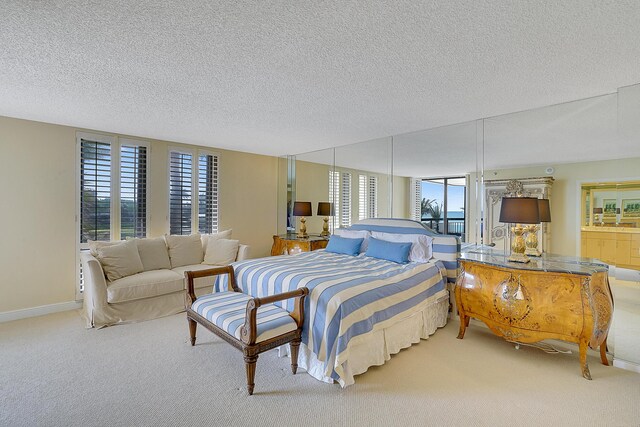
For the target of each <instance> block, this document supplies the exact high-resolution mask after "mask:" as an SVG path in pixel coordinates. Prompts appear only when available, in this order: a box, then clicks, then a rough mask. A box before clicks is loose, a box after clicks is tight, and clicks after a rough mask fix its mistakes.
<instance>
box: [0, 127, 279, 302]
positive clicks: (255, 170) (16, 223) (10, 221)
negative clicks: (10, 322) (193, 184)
mask: <svg viewBox="0 0 640 427" xmlns="http://www.w3.org/2000/svg"><path fill="white" fill-rule="evenodd" d="M78 130H81V131H84V132H94V131H87V130H83V129H76V128H73V127H68V126H58V125H51V124H46V123H39V122H32V121H27V120H18V119H12V118H6V117H0V196H1V198H2V208H0V224H3V225H4V230H3V231H4V239H3V243H2V246H0V313H2V312H7V311H13V310H19V309H24V308H31V307H38V306H42V305H48V304H55V303H64V302H69V301H74V300H75V287H76V271H77V269H76V251H77V245H76V220H75V215H76V207H75V206H76V170H77V165H76V131H78ZM94 133H97V134H105V135H112V134H108V133H105V132H97V131H95V132H94ZM145 141H149V142H150V143H151V157H150V174H149V176H150V182H149V185H150V187H149V203H150V206H149V212H150V215H151V218H150V222H149V226H148V234H149V236H150V237H154V236H161V235H163V234H165V233H166V232H167V231H168V226H167V215H168V175H167V165H168V147H170V146H177V145H179V144H177V143H173V142H166V141H156V140H149V139H146V140H145ZM191 147H193V146H191ZM206 149H208V150H211V151H215V152H218V153H219V154H220V229H221V230H224V229H227V228H232V229H233V236H234V238H237V239H239V240H240V241H241V242H242V243H245V244H249V245H251V249H252V250H251V255H252V256H253V257H258V256H266V255H268V254H269V253H270V249H271V243H272V238H271V236H272V235H273V234H274V233H275V231H276V212H277V182H278V176H277V165H278V163H277V158H276V157H269V156H260V155H254V154H247V153H240V152H235V151H227V150H217V149H211V148H206Z"/></svg>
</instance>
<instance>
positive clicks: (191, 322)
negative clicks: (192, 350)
mask: <svg viewBox="0 0 640 427" xmlns="http://www.w3.org/2000/svg"><path fill="white" fill-rule="evenodd" d="M187 321H188V322H189V336H190V337H191V345H192V346H194V345H196V327H197V326H198V324H197V323H196V321H195V320H193V319H191V318H189V317H187Z"/></svg>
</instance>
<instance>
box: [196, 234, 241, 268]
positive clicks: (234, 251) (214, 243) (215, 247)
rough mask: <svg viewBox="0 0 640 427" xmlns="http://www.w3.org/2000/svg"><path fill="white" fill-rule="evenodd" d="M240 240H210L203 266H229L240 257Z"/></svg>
mask: <svg viewBox="0 0 640 427" xmlns="http://www.w3.org/2000/svg"><path fill="white" fill-rule="evenodd" d="M239 247H240V240H230V239H209V243H208V244H207V252H206V255H205V256H204V262H203V264H210V265H229V264H231V263H232V262H234V261H235V260H236V258H237V257H238V248H239Z"/></svg>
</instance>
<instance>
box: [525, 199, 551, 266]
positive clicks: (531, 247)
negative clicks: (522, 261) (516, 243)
mask: <svg viewBox="0 0 640 427" xmlns="http://www.w3.org/2000/svg"><path fill="white" fill-rule="evenodd" d="M538 214H539V215H540V223H543V222H551V209H549V199H538ZM539 229H540V226H538V225H537V224H532V225H529V226H527V227H525V231H526V232H527V233H528V234H527V238H526V239H525V241H524V244H525V246H526V247H527V249H526V250H525V251H524V254H525V255H529V256H536V257H538V256H540V255H542V254H541V253H540V250H538V230H539Z"/></svg>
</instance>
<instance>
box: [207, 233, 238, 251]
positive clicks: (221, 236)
mask: <svg viewBox="0 0 640 427" xmlns="http://www.w3.org/2000/svg"><path fill="white" fill-rule="evenodd" d="M231 231H232V230H231V229H228V230H224V231H220V232H219V233H211V234H202V235H201V236H202V250H203V251H204V252H207V244H209V239H230V238H231Z"/></svg>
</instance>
